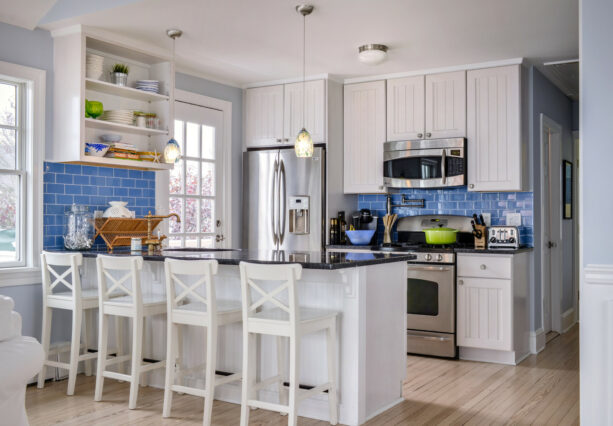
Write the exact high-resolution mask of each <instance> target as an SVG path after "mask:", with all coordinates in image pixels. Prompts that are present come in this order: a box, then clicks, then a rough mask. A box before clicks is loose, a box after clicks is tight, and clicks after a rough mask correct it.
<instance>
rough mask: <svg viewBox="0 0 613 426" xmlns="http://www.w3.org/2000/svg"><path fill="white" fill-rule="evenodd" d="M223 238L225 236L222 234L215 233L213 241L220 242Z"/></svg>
mask: <svg viewBox="0 0 613 426" xmlns="http://www.w3.org/2000/svg"><path fill="white" fill-rule="evenodd" d="M225 239H226V237H224V236H223V235H215V241H216V242H218V243H220V242H222V241H223V240H225Z"/></svg>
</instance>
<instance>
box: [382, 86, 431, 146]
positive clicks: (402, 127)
mask: <svg viewBox="0 0 613 426" xmlns="http://www.w3.org/2000/svg"><path fill="white" fill-rule="evenodd" d="M425 93H426V92H425V78H424V76H423V75H418V76H415V77H403V78H393V79H389V80H387V140H388V141H402V140H413V139H423V137H424V133H425V127H424V126H425V117H424V113H425V111H424V105H425V102H426V101H425Z"/></svg>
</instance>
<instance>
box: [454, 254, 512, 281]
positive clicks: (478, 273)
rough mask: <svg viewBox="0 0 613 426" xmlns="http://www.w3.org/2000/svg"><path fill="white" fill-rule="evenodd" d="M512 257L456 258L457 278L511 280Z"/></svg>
mask: <svg viewBox="0 0 613 426" xmlns="http://www.w3.org/2000/svg"><path fill="white" fill-rule="evenodd" d="M512 260H513V259H512V257H511V256H509V257H500V256H483V255H482V256H461V255H460V256H458V277H477V278H506V279H510V278H511V269H512Z"/></svg>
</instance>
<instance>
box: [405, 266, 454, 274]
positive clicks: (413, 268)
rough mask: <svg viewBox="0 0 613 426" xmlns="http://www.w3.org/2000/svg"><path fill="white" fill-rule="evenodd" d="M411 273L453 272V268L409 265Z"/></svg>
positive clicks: (408, 268)
mask: <svg viewBox="0 0 613 426" xmlns="http://www.w3.org/2000/svg"><path fill="white" fill-rule="evenodd" d="M407 270H409V271H426V272H433V271H434V272H436V271H451V270H453V266H413V265H409V266H408V267H407Z"/></svg>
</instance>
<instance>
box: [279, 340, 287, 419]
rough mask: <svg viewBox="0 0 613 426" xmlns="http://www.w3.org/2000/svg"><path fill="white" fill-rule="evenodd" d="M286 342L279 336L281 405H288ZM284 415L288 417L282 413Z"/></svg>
mask: <svg viewBox="0 0 613 426" xmlns="http://www.w3.org/2000/svg"><path fill="white" fill-rule="evenodd" d="M285 357H286V355H285V341H284V340H283V337H282V336H277V374H278V375H279V376H280V377H281V380H280V381H279V384H278V387H277V389H278V391H279V404H281V405H287V396H288V395H287V389H286V388H285V386H284V385H283V382H284V380H285V377H286V374H287V372H286V371H285V361H286V360H285ZM282 415H286V414H285V413H282Z"/></svg>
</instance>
